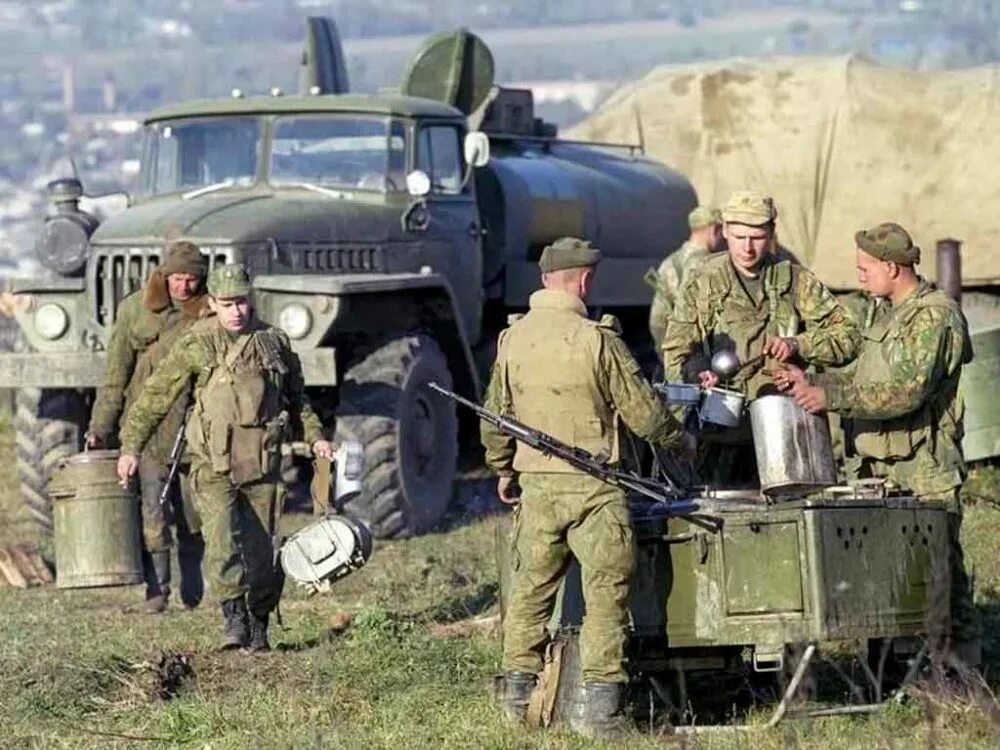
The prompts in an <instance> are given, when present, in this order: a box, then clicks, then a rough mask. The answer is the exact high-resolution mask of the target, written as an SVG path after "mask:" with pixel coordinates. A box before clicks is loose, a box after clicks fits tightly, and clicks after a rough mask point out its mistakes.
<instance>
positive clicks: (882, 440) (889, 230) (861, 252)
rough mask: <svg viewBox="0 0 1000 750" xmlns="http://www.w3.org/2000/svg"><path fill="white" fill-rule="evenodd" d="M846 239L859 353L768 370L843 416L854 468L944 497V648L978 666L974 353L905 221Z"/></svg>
mask: <svg viewBox="0 0 1000 750" xmlns="http://www.w3.org/2000/svg"><path fill="white" fill-rule="evenodd" d="M854 239H855V245H856V249H857V267H858V280H859V281H860V282H861V284H862V285H863V286H864V287H865V289H866V290H867V291H868V293H869V294H870V295H871V300H870V307H869V310H868V311H867V313H866V314H865V315H864V316H863V318H864V320H865V328H864V331H863V339H862V346H861V351H860V353H859V354H858V358H857V360H856V361H855V362H854V364H853V365H852V366H851V367H850V368H846V369H844V370H843V371H841V372H836V373H823V374H820V375H815V376H812V377H811V378H810V377H809V376H807V375H806V374H805V373H803V372H802V370H800V369H798V368H788V369H786V370H782V371H779V372H778V373H776V374H775V380H776V382H777V383H778V384H779V386H780V387H782V388H784V389H787V390H790V392H791V394H792V395H793V396H794V397H795V399H796V400H797V401H798V402H799V404H800V405H801V406H803V407H804V408H806V409H808V410H810V411H813V412H821V411H824V410H829V411H833V412H836V413H838V414H839V415H840V416H841V418H842V419H843V422H844V433H845V438H846V450H847V454H848V456H849V457H853V458H854V459H855V464H856V466H855V471H856V472H857V474H858V476H859V477H861V478H866V477H884V478H886V479H888V480H890V481H891V482H892V483H894V484H895V485H897V486H899V487H903V488H905V489H907V490H909V491H911V492H913V493H914V494H915V495H917V496H918V497H921V498H925V499H929V500H944V501H946V502H947V503H949V506H950V510H951V511H952V512H951V513H949V523H948V527H949V528H948V533H949V544H950V554H949V557H950V561H949V562H950V571H951V572H950V574H951V597H950V600H951V641H952V643H951V648H952V652H953V654H954V655H955V656H957V657H958V658H959V659H961V660H962V661H964V662H965V663H967V664H968V665H970V666H977V665H978V663H979V656H980V638H981V633H982V629H981V624H980V618H979V615H978V612H977V611H976V608H975V606H974V605H973V602H972V595H971V592H970V590H969V580H968V577H967V576H966V573H965V565H964V560H963V554H962V547H961V543H960V541H959V529H960V526H961V521H962V516H961V506H960V505H959V502H958V491H959V488H960V487H961V485H962V482H963V480H964V479H965V474H966V471H965V463H964V460H963V457H962V442H961V441H962V433H963V430H962V418H963V413H964V409H963V406H962V400H961V396H960V394H959V392H958V381H959V377H960V376H961V373H962V366H963V365H964V364H966V363H968V362H969V360H970V359H971V358H972V344H971V341H970V339H969V331H968V326H967V324H966V321H965V317H964V316H963V315H962V311H961V309H960V308H959V307H958V305H957V304H956V303H955V302H954V300H952V299H951V298H950V297H948V296H947V295H946V294H945V293H944V292H942V291H940V290H938V289H936V288H935V287H934V285H933V284H930V283H928V282H927V281H924V280H923V279H922V278H921V277H920V276H919V275H918V274H917V270H916V265H917V263H919V262H920V248H919V247H917V245H915V244H914V242H913V239H912V238H911V237H910V234H909V232H907V231H906V229H904V228H903V227H902V226H900V225H899V224H896V223H893V222H887V223H884V224H879V225H878V226H875V227H872V228H871V229H866V230H862V231H859V232H858V233H857V234H856V235H855V238H854Z"/></svg>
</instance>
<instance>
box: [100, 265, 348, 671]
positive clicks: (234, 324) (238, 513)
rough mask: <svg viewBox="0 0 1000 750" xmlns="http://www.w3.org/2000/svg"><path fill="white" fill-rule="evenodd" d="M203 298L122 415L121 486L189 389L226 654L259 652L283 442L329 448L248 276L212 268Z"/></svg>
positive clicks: (275, 594) (324, 454)
mask: <svg viewBox="0 0 1000 750" xmlns="http://www.w3.org/2000/svg"><path fill="white" fill-rule="evenodd" d="M208 294H209V305H210V307H211V309H212V312H213V313H215V314H214V315H212V316H210V317H206V318H204V319H203V320H201V321H199V322H198V323H196V324H195V325H193V326H192V327H191V328H190V329H189V330H188V331H187V332H186V333H185V334H184V335H183V336H181V337H180V338H179V339H178V340H177V342H176V343H175V344H174V346H173V348H172V349H171V350H170V353H169V354H168V355H167V357H166V358H165V359H164V360H163V361H162V362H161V363H160V366H159V367H158V368H157V370H156V372H155V373H153V375H151V376H150V377H149V379H148V380H147V381H146V382H145V384H144V385H143V389H142V392H141V393H140V394H139V395H138V397H137V398H136V400H135V403H133V404H132V406H131V408H130V409H129V412H128V415H127V416H126V420H125V424H124V426H123V427H122V433H121V443H122V455H121V457H120V458H119V460H118V475H119V477H120V478H121V480H122V482H127V481H129V479H130V478H131V477H132V476H133V475H135V473H136V472H137V471H138V469H139V465H140V461H139V459H138V456H139V455H140V454H141V453H142V451H143V448H144V447H145V445H146V444H147V442H148V440H149V439H150V437H151V436H152V435H154V434H155V432H156V430H157V425H158V424H160V422H161V420H162V419H163V418H164V416H165V415H167V414H168V413H169V411H170V407H171V404H173V403H174V402H176V400H177V398H178V396H180V394H182V393H183V392H184V391H185V390H186V389H187V388H189V387H190V385H191V383H192V382H193V383H194V405H193V407H192V410H191V418H190V419H189V420H188V424H187V431H186V436H187V444H188V453H189V455H190V457H191V487H192V492H193V494H194V497H195V502H196V505H197V507H198V511H199V513H200V514H201V517H202V522H203V526H204V530H205V541H206V549H205V573H206V576H207V577H208V580H209V583H210V585H211V591H212V593H213V594H214V595H215V596H216V597H218V599H219V601H220V603H221V605H222V612H223V617H224V624H223V637H222V647H223V648H224V649H234V648H241V647H246V648H249V649H250V650H251V651H266V650H268V649H269V648H270V644H269V643H268V639H267V628H268V620H269V617H270V614H271V612H272V611H273V610H274V609H275V607H277V605H278V600H279V599H280V598H281V589H282V584H283V577H282V574H281V571H280V569H278V568H277V566H276V564H275V563H276V561H275V549H274V537H275V535H276V526H277V522H278V515H279V514H280V511H281V477H280V472H279V469H280V463H281V453H280V448H281V444H282V442H285V441H288V440H294V439H297V438H299V437H302V438H304V439H305V440H306V442H308V443H309V444H310V445H311V446H312V451H313V454H314V455H315V456H316V457H318V458H332V456H333V448H332V446H331V445H330V443H329V442H328V441H327V440H325V439H324V438H323V432H322V430H323V428H322V425H321V424H320V421H319V418H318V417H317V416H316V414H315V413H314V412H313V410H312V409H311V408H310V406H309V402H308V400H307V399H306V396H305V392H304V391H305V384H304V382H303V378H302V364H301V362H299V358H298V355H296V354H295V352H293V351H292V348H291V345H290V344H289V341H288V337H287V336H286V335H285V333H284V332H283V331H281V330H279V329H277V328H272V327H271V326H269V325H267V324H266V323H263V322H262V321H260V320H258V319H257V317H256V316H255V314H254V309H253V303H252V301H251V298H250V276H249V274H248V273H247V270H246V268H244V267H243V266H241V265H235V264H230V265H225V266H219V267H217V268H215V269H214V270H213V271H212V273H211V275H210V276H209V279H208Z"/></svg>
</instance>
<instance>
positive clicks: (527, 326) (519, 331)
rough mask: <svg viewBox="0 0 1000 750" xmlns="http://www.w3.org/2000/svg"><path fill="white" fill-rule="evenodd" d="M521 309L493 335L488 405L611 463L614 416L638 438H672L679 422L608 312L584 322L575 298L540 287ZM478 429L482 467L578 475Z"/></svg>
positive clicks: (487, 428)
mask: <svg viewBox="0 0 1000 750" xmlns="http://www.w3.org/2000/svg"><path fill="white" fill-rule="evenodd" d="M529 307H530V309H529V311H528V313H527V315H525V316H524V317H522V318H521V319H520V320H518V321H516V322H515V323H513V325H511V326H510V328H508V329H506V330H505V331H503V332H502V333H501V334H500V339H499V341H498V344H497V358H496V362H495V363H494V365H493V371H492V374H491V376H490V383H489V386H488V388H487V391H486V399H485V402H486V407H487V408H488V409H490V410H492V411H495V412H498V413H501V414H505V415H508V416H512V417H515V418H516V419H518V420H520V421H521V422H524V423H525V424H527V425H528V426H530V427H534V428H535V429H538V430H541V431H543V432H547V433H548V434H550V435H552V436H553V437H556V438H558V439H559V440H562V441H563V442H565V443H569V444H570V445H574V446H576V447H578V448H583V449H585V450H587V451H590V452H591V453H594V454H603V455H604V456H605V457H606V458H608V459H610V460H611V461H617V459H618V437H619V435H618V420H619V418H621V420H622V421H624V422H625V424H626V425H627V426H628V428H629V429H630V430H632V432H634V433H635V434H636V435H638V436H639V437H642V438H646V439H648V440H651V441H652V442H654V443H657V444H659V445H661V446H663V447H665V448H671V447H675V446H676V445H678V444H679V442H680V437H681V428H680V425H678V423H677V421H676V420H675V419H674V417H673V416H672V415H671V414H670V412H669V411H668V410H667V408H666V406H665V405H664V404H663V402H662V401H661V400H660V399H659V398H658V397H657V396H656V394H655V393H654V392H653V389H652V388H651V387H650V385H649V383H647V382H646V381H645V379H644V378H643V377H642V374H641V372H640V368H639V365H638V363H637V362H636V361H635V359H634V358H633V357H632V354H631V353H630V352H629V350H628V347H626V346H625V343H624V342H623V341H622V340H621V338H620V337H619V335H618V331H617V322H616V321H615V320H614V319H613V318H611V317H610V316H606V317H605V318H604V319H602V320H601V322H595V321H592V320H590V319H588V318H587V308H586V307H585V306H584V304H583V303H582V302H581V301H580V300H579V299H577V298H576V297H573V296H571V295H569V294H566V293H564V292H560V291H554V290H547V289H543V290H540V291H537V292H535V293H534V294H532V295H531V299H530V300H529ZM481 434H482V441H483V445H484V447H485V448H486V465H487V466H489V467H490V468H491V469H493V470H494V471H496V472H497V473H498V474H500V475H510V474H512V473H513V472H515V471H517V472H553V473H578V470H577V469H574V468H573V467H571V466H570V465H569V464H567V463H565V462H563V461H560V460H559V459H558V458H552V457H549V456H543V455H542V454H541V453H539V452H538V451H536V450H534V449H533V448H529V447H528V446H526V445H523V444H520V443H517V442H516V441H515V440H514V439H513V438H510V437H508V436H507V435H504V434H503V433H501V432H500V431H498V430H497V429H496V428H495V427H493V426H492V425H489V424H487V423H485V422H484V423H483V424H482V432H481Z"/></svg>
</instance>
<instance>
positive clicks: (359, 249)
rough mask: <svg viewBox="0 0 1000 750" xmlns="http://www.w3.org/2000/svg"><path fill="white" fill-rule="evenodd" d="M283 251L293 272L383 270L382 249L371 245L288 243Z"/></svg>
mask: <svg viewBox="0 0 1000 750" xmlns="http://www.w3.org/2000/svg"><path fill="white" fill-rule="evenodd" d="M285 248H286V249H287V251H288V257H289V258H290V259H291V261H292V268H293V269H294V270H296V271H303V272H308V271H321V272H325V273H357V272H359V271H375V272H378V271H382V270H384V266H383V263H382V248H380V247H378V246H374V245H315V244H312V243H304V242H303V243H297V242H291V243H288V244H287V245H286V246H285Z"/></svg>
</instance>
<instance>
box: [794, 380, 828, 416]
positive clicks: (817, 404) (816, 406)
mask: <svg viewBox="0 0 1000 750" xmlns="http://www.w3.org/2000/svg"><path fill="white" fill-rule="evenodd" d="M792 398H794V399H795V403H797V404H798V405H799V406H801V407H802V408H803V409H805V410H806V411H808V412H812V413H813V414H819V413H820V412H823V411H826V391H824V390H823V389H822V388H821V387H820V386H818V385H807V384H804V383H800V384H798V385H795V386H793V387H792Z"/></svg>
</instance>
